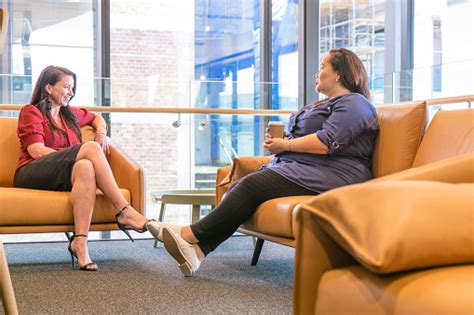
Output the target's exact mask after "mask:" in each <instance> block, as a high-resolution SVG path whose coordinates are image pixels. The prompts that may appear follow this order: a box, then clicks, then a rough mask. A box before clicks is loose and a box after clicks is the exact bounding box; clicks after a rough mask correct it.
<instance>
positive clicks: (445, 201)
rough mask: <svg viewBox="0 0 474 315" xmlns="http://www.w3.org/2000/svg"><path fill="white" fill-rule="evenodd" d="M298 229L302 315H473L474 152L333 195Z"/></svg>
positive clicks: (297, 289) (297, 299)
mask: <svg viewBox="0 0 474 315" xmlns="http://www.w3.org/2000/svg"><path fill="white" fill-rule="evenodd" d="M469 116H470V119H472V121H471V127H470V129H466V128H462V127H461V129H463V130H464V132H466V131H467V133H465V135H466V136H469V137H470V139H469V140H468V141H466V140H467V139H466V138H464V141H462V142H464V144H463V146H464V145H465V144H468V143H469V144H468V145H469V146H470V147H471V149H472V144H473V142H474V137H472V130H473V127H472V124H473V122H474V116H473V115H472V112H471V113H470V114H469ZM457 125H458V124H456V126H457ZM446 127H448V125H446ZM450 129H456V128H455V127H454V128H453V126H450ZM451 140H452V141H451V144H453V142H454V143H455V142H457V141H458V140H459V138H457V139H456V138H452V139H451ZM458 143H459V142H458ZM437 147H438V149H437V150H435V149H434V148H432V147H431V148H430V149H431V150H433V151H432V152H431V153H432V154H434V153H435V152H434V151H439V153H440V154H445V151H446V149H447V151H451V152H453V150H450V149H455V148H454V147H455V146H452V145H450V144H446V143H443V142H441V141H440V143H439V145H437ZM457 148H458V149H459V148H460V147H457ZM422 149H423V150H422ZM427 149H428V148H427V147H422V148H420V154H422V153H423V152H425V153H426V152H427V151H425V150H427ZM417 156H418V155H417ZM297 220H298V222H299V225H298V231H297V246H296V257H295V270H294V286H293V312H294V314H335V315H337V314H393V315H397V314H407V315H408V314H474V154H473V153H468V154H464V155H461V156H456V157H453V158H448V159H444V160H441V161H439V162H434V163H431V164H428V165H425V166H421V167H418V168H414V169H411V170H409V171H406V172H401V173H399V174H396V175H392V176H391V178H390V180H383V181H382V180H378V181H370V182H367V183H364V184H359V185H351V186H346V187H342V188H338V189H335V190H332V191H330V192H327V193H325V194H322V195H320V196H318V197H315V198H313V199H312V200H310V201H307V202H304V203H302V205H301V211H300V212H299V214H298V218H297Z"/></svg>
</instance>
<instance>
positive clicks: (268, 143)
mask: <svg viewBox="0 0 474 315" xmlns="http://www.w3.org/2000/svg"><path fill="white" fill-rule="evenodd" d="M263 147H264V148H266V149H268V152H270V153H271V154H278V153H281V152H284V151H288V149H289V147H290V144H289V140H287V139H281V138H271V137H268V138H267V134H265V141H264V142H263Z"/></svg>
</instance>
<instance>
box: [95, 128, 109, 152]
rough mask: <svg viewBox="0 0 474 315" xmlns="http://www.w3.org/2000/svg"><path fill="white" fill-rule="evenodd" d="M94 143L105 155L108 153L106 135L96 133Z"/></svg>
mask: <svg viewBox="0 0 474 315" xmlns="http://www.w3.org/2000/svg"><path fill="white" fill-rule="evenodd" d="M94 141H95V142H98V143H99V144H100V147H101V148H102V150H103V151H104V152H105V153H109V152H110V149H109V145H108V144H107V135H106V134H105V132H97V133H96V134H95V138H94Z"/></svg>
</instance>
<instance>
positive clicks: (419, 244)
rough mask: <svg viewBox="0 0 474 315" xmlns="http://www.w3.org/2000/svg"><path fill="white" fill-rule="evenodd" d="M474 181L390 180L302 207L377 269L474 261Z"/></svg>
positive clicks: (332, 194) (348, 189)
mask: <svg viewBox="0 0 474 315" xmlns="http://www.w3.org/2000/svg"><path fill="white" fill-rule="evenodd" d="M473 195H474V184H472V183H469V184H447V183H440V182H429V181H386V182H379V183H365V184H358V185H352V186H346V187H342V188H339V189H334V190H332V191H330V192H327V193H324V194H321V195H320V196H318V197H316V198H314V199H313V200H311V201H310V202H307V203H305V204H304V205H303V206H302V207H304V208H306V209H309V210H310V211H311V212H313V213H314V214H315V215H316V216H317V217H318V218H319V222H320V223H321V226H322V227H323V228H324V229H325V230H326V232H328V234H329V235H330V236H331V237H332V238H333V239H334V240H335V241H336V242H338V243H339V244H340V245H341V246H342V247H344V248H345V249H346V250H347V251H348V252H349V253H350V254H351V255H352V256H353V257H354V258H355V259H357V260H358V261H359V262H360V263H361V264H362V265H364V266H365V267H366V268H368V269H369V270H371V271H374V272H377V273H390V272H396V271H402V270H409V269H415V268H422V267H431V266H439V265H448V264H458V263H472V262H474V246H473V245H472V244H474V233H473V231H474V210H473V199H472V198H473Z"/></svg>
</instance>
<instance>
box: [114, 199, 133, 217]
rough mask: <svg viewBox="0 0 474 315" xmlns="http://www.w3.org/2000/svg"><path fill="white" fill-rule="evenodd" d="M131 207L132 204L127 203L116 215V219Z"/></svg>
mask: <svg viewBox="0 0 474 315" xmlns="http://www.w3.org/2000/svg"><path fill="white" fill-rule="evenodd" d="M128 207H130V204H129V203H127V204H126V205H125V206H124V207H123V208H122V209H120V210H118V211H117V213H116V214H115V217H116V218H118V217H119V216H121V215H122V213H123V212H124V211H125V210H127V208H128Z"/></svg>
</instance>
